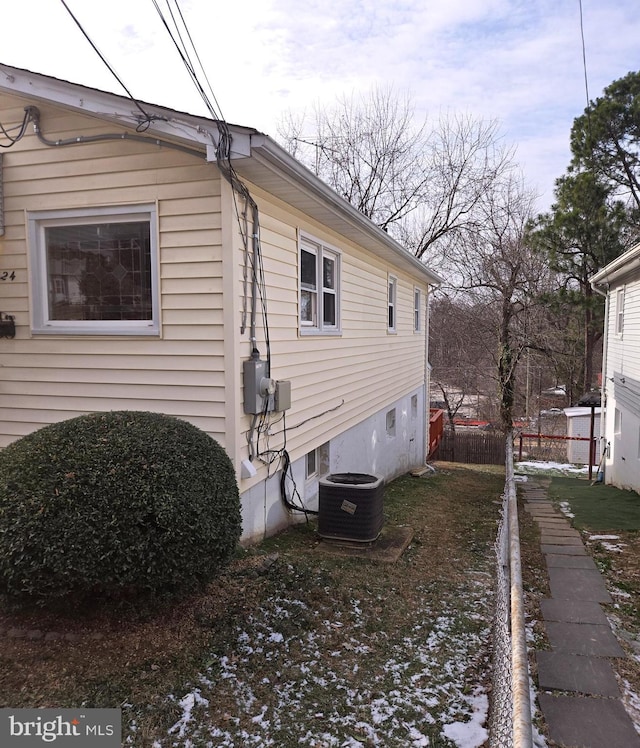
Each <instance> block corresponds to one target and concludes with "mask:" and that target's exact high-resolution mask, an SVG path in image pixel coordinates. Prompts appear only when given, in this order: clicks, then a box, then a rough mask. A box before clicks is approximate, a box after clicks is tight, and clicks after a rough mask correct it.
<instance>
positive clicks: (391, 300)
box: [387, 275, 398, 332]
mask: <svg viewBox="0 0 640 748" xmlns="http://www.w3.org/2000/svg"><path fill="white" fill-rule="evenodd" d="M388 280H389V283H388V287H389V294H388V304H387V311H388V314H387V320H388V321H387V329H388V331H389V332H395V331H396V326H397V319H396V317H397V295H398V280H397V278H394V277H393V276H392V275H390V276H389V279H388Z"/></svg>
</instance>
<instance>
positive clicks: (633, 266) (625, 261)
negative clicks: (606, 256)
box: [589, 244, 640, 289]
mask: <svg viewBox="0 0 640 748" xmlns="http://www.w3.org/2000/svg"><path fill="white" fill-rule="evenodd" d="M639 268H640V244H636V245H635V246H634V247H632V248H631V249H629V250H627V251H626V252H624V253H623V254H621V255H620V256H619V257H616V258H615V260H612V261H611V262H610V263H609V264H608V265H606V266H605V267H603V268H602V270H599V271H598V272H597V273H596V274H595V275H592V276H591V278H590V279H589V282H590V284H591V286H592V287H593V288H605V289H606V288H607V287H608V286H609V285H610V284H611V283H612V282H614V281H617V280H620V279H621V278H623V277H624V276H626V275H628V274H629V273H632V272H633V271H634V270H637V269H639Z"/></svg>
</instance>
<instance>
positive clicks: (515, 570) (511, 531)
mask: <svg viewBox="0 0 640 748" xmlns="http://www.w3.org/2000/svg"><path fill="white" fill-rule="evenodd" d="M505 464H506V479H505V489H504V496H503V504H502V518H501V521H500V524H499V527H498V534H497V538H496V544H495V550H496V605H495V617H494V622H493V672H492V704H491V715H490V720H489V745H490V748H531V746H532V744H533V737H532V725H531V701H530V692H529V666H528V660H527V645H526V633H525V623H524V600H523V592H522V572H521V565H520V535H519V532H518V505H517V498H516V485H515V478H514V475H513V438H512V436H511V435H509V436H508V437H507V440H506V455H505Z"/></svg>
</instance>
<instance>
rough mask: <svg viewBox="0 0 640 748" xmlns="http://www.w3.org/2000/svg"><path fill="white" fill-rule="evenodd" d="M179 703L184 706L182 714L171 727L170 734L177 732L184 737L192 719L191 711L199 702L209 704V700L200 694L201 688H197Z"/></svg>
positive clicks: (180, 736) (203, 704)
mask: <svg viewBox="0 0 640 748" xmlns="http://www.w3.org/2000/svg"><path fill="white" fill-rule="evenodd" d="M178 703H179V704H180V706H181V707H182V716H181V717H180V719H179V720H178V721H177V722H176V723H175V725H173V727H170V728H169V734H172V733H174V732H177V733H178V737H179V738H182V737H184V734H185V732H186V729H187V725H188V724H189V722H190V721H191V712H192V711H193V708H194V706H197V705H198V704H201V705H202V706H209V701H208V700H207V699H205V698H203V697H202V696H201V695H200V689H198V688H196V689H195V690H194V691H192V692H191V693H188V694H187V695H186V696H184V697H183V698H182V699H180V701H179V702H178Z"/></svg>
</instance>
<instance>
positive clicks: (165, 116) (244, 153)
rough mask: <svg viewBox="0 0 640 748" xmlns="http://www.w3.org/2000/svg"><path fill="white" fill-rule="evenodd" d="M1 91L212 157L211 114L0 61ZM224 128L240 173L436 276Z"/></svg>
mask: <svg viewBox="0 0 640 748" xmlns="http://www.w3.org/2000/svg"><path fill="white" fill-rule="evenodd" d="M2 91H6V92H7V93H13V94H15V95H17V96H23V97H26V98H28V99H29V100H30V101H33V100H35V101H36V102H42V103H43V104H46V103H48V104H51V103H54V104H56V105H58V106H62V107H63V108H67V109H69V110H72V111H75V112H81V113H84V114H86V115H87V116H91V117H96V118H99V119H101V120H104V121H107V122H111V123H112V124H114V125H120V126H123V127H128V128H134V129H135V128H139V126H140V125H141V124H144V128H145V129H144V132H143V134H144V135H149V136H150V137H159V138H166V139H168V140H172V141H175V142H181V143H187V144H189V145H191V146H194V145H195V146H196V147H197V149H199V148H202V154H203V158H207V159H208V160H210V161H215V148H216V146H217V143H218V135H219V133H218V123H217V121H216V120H213V119H207V118H206V117H199V116H196V115H192V114H187V113H184V112H178V111H176V110H173V109H168V108H166V107H161V106H157V105H155V104H148V103H146V102H139V103H140V104H141V105H142V108H143V109H144V111H145V112H146V113H147V114H148V115H149V116H150V117H151V119H150V121H145V120H144V116H143V115H142V112H141V110H140V109H139V108H138V107H137V106H136V103H135V102H133V101H132V100H131V99H129V98H127V97H124V96H120V95H118V94H113V93H109V92H106V91H100V90H98V89H95V88H90V87H87V86H83V85H81V84H77V83H71V82H69V81H63V80H60V79H58V78H52V77H50V76H46V75H42V74H40V73H33V72H30V71H28V70H23V69H20V68H13V67H10V66H7V65H2V64H0V92H2ZM228 129H229V130H230V132H231V135H232V148H231V158H232V160H233V163H234V167H235V168H236V170H237V171H238V173H239V174H240V176H244V177H245V178H247V179H249V180H250V181H252V182H253V183H254V184H256V186H258V187H261V188H262V189H265V190H268V191H271V192H274V193H275V194H276V196H278V197H282V198H283V199H287V200H289V202H291V204H292V205H293V207H294V208H297V209H299V210H301V211H303V212H309V213H310V215H311V217H312V218H316V219H317V220H320V221H327V220H330V221H331V222H332V224H330V226H331V228H334V229H335V230H336V231H337V232H338V233H343V232H346V235H347V238H353V239H354V241H356V242H357V243H359V244H361V245H362V246H364V247H365V248H367V249H369V250H371V251H372V252H374V254H377V255H378V256H380V257H382V258H383V259H385V260H387V261H388V262H389V263H390V264H392V265H394V266H396V267H399V268H403V269H404V270H405V271H407V272H408V273H410V274H412V275H418V276H419V277H421V278H422V280H423V282H426V283H428V284H429V285H434V286H437V285H441V284H442V283H443V282H444V281H443V279H442V278H441V277H440V276H438V275H437V274H436V273H434V272H433V271H431V270H429V269H428V268H427V267H426V265H424V263H422V262H421V261H420V260H419V259H418V258H416V257H415V256H414V255H412V254H411V253H410V252H408V251H407V250H406V249H405V248H404V247H402V246H401V245H400V244H398V242H396V241H395V240H394V239H392V238H391V237H390V236H389V235H388V234H387V233H386V232H385V231H383V230H382V229H381V228H380V227H379V226H377V225H376V224H375V223H373V221H371V220H370V219H369V218H367V217H366V216H365V215H364V214H362V213H361V212H360V211H358V210H357V209H356V208H354V207H353V206H352V205H351V204H350V203H349V202H347V201H346V200H344V199H343V198H342V197H340V196H339V195H338V194H337V193H336V192H335V191H334V190H332V189H331V188H330V187H329V186H328V185H326V184H325V183H324V182H323V181H322V180H321V179H319V178H318V177H317V176H316V175H315V174H313V172H311V171H310V170H309V169H307V168H306V167H305V166H303V165H302V164H301V163H300V162H299V161H297V160H296V159H295V158H293V156H291V154H289V153H288V152H287V151H286V150H285V149H284V148H282V147H281V146H280V145H278V144H277V143H276V142H275V141H274V140H273V139H272V138H270V137H268V136H267V135H264V134H262V133H260V132H258V131H257V130H255V129H253V128H248V127H242V126H238V125H228ZM261 180H264V181H261ZM292 187H294V188H293V189H292ZM278 193H280V194H278ZM285 196H286V197H285Z"/></svg>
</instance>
